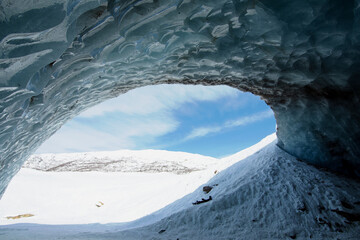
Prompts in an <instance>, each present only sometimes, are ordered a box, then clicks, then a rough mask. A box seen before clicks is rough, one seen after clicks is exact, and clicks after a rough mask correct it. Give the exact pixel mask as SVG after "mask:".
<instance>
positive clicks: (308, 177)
mask: <svg viewBox="0 0 360 240" xmlns="http://www.w3.org/2000/svg"><path fill="white" fill-rule="evenodd" d="M263 145H266V144H263ZM245 153H246V151H245V152H243V154H245ZM238 156H239V155H238ZM225 159H228V160H229V162H226V160H225ZM225 159H223V160H224V161H223V164H224V165H222V166H221V164H220V165H218V169H220V168H221V167H223V168H224V170H221V171H220V172H219V173H218V174H216V175H215V176H213V177H212V178H211V179H210V180H209V181H208V182H207V183H206V184H203V185H201V186H200V187H199V188H197V189H196V190H195V191H194V192H192V193H190V194H188V195H186V196H185V197H183V198H181V199H179V200H177V201H175V202H174V203H172V204H170V205H168V206H166V207H164V208H162V209H161V210H159V211H157V212H155V213H153V214H151V215H148V216H146V217H143V218H141V219H139V220H136V221H133V222H129V223H123V224H105V225H98V224H91V225H87V224H85V225H54V226H49V225H31V224H20V225H6V226H0V234H2V235H0V236H4V237H5V238H4V239H182V240H184V239H207V240H208V239H214V240H215V239H295V238H296V239H358V236H359V232H360V224H359V221H360V191H359V190H360V183H359V181H356V180H352V179H348V178H345V177H343V176H338V175H334V174H332V173H329V172H326V171H324V170H319V169H317V168H315V167H313V166H310V165H307V164H306V163H304V162H301V161H298V160H297V159H296V158H294V157H292V156H290V155H288V154H287V153H286V152H284V151H283V150H281V149H280V148H278V147H277V146H276V145H275V143H274V142H273V143H271V144H269V145H267V146H266V147H264V148H263V149H261V150H260V151H258V150H256V151H255V153H254V154H252V155H251V156H249V157H247V158H245V159H243V160H242V161H239V162H237V163H235V164H233V165H232V166H231V167H229V168H226V166H228V165H231V163H230V160H231V159H236V157H235V158H232V157H231V156H230V157H228V158H225ZM239 159H241V156H239ZM234 161H235V160H234ZM225 168H226V169H225ZM52 174H54V173H52ZM192 174H194V173H192ZM177 176H185V175H177ZM205 185H209V186H213V189H212V190H211V191H210V193H208V194H205V193H204V192H203V191H202V187H203V186H205ZM209 196H212V200H211V201H209V202H206V203H202V204H199V205H192V203H193V202H195V201H198V200H201V199H202V198H204V199H208V197H209ZM114 214H119V212H114Z"/></svg>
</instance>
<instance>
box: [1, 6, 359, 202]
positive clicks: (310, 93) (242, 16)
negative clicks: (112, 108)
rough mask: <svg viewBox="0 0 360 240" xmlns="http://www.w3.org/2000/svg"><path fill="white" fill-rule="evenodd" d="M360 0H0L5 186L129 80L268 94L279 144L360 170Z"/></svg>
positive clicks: (316, 160) (308, 157) (336, 166)
mask: <svg viewBox="0 0 360 240" xmlns="http://www.w3.org/2000/svg"><path fill="white" fill-rule="evenodd" d="M359 25H360V0H349V1H340V0H306V1H304V0H293V1H286V0H275V1H269V0H258V1H252V0H232V1H230V0H194V1H190V0H108V1H106V0H54V1H46V0H38V1H25V2H24V1H20V0H2V1H1V2H0V97H1V100H0V109H1V110H0V111H1V115H0V126H1V127H0V139H1V141H0V148H1V159H0V195H1V193H2V192H3V191H4V189H5V187H6V186H7V184H8V183H9V181H10V179H11V177H12V176H13V175H14V174H15V173H16V172H17V171H18V170H19V168H20V166H21V165H22V164H23V162H24V161H25V160H26V158H27V157H28V156H29V155H30V154H31V153H32V152H33V151H34V150H35V149H36V148H37V147H38V146H39V145H40V144H41V143H42V142H43V141H45V140H46V139H47V138H49V137H50V136H51V135H52V134H53V133H54V132H55V131H56V130H58V129H59V128H60V127H61V125H62V124H64V123H65V122H66V121H67V120H68V119H70V118H71V117H73V116H75V115H76V114H78V113H79V112H80V111H82V110H84V109H86V108H88V107H90V106H93V105H95V104H97V103H99V102H101V101H104V100H105V99H108V98H112V97H115V96H118V95H119V94H122V93H124V92H126V91H129V90H131V89H134V88H137V87H141V86H145V85H150V84H164V83H168V84H171V83H182V84H203V85H220V84H224V85H228V86H231V87H234V88H237V89H239V90H242V91H249V92H252V93H253V94H256V95H259V96H261V97H262V98H263V99H264V100H265V101H266V103H267V104H268V105H269V106H270V107H271V108H272V109H273V111H274V114H275V118H276V120H277V126H278V130H277V135H278V139H279V142H278V145H279V146H280V147H281V148H282V149H284V150H286V151H287V152H289V153H291V154H293V155H294V156H296V157H298V158H300V159H303V160H305V161H307V162H310V163H313V164H317V165H320V166H323V167H327V168H330V169H332V170H336V171H341V172H343V173H345V174H352V175H357V176H360V172H359V171H360V167H359V166H360V164H359V163H360V161H359V159H360V149H359V147H358V146H359V144H360V137H359V136H360V135H359V133H360V127H359V126H360V114H359V110H358V109H359V107H358V104H359V95H358V93H359V90H360V84H359V80H358V79H359V76H360V28H359Z"/></svg>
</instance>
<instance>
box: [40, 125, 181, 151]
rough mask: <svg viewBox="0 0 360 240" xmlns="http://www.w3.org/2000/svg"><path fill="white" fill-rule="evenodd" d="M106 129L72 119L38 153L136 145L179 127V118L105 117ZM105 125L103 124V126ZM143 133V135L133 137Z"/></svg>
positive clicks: (131, 147) (112, 148) (117, 148)
mask: <svg viewBox="0 0 360 240" xmlns="http://www.w3.org/2000/svg"><path fill="white" fill-rule="evenodd" d="M102 124H106V129H105V130H104V129H99V127H96V126H89V125H85V124H81V123H80V122H78V121H72V122H70V123H69V124H66V125H64V126H63V127H62V128H61V129H60V130H59V131H58V132H57V133H56V134H54V135H53V136H52V137H51V138H50V139H48V140H47V141H46V142H45V143H44V144H43V145H42V146H41V147H40V148H39V149H38V151H37V153H63V152H90V151H111V150H119V149H135V148H137V147H138V146H141V145H142V144H143V143H146V142H151V141H152V140H153V139H154V138H156V137H158V136H161V135H163V134H166V133H168V132H171V131H173V130H175V129H176V128H177V125H178V123H177V122H176V121H173V120H170V119H167V118H147V119H130V118H126V119H124V121H121V122H117V121H112V120H111V121H106V122H102ZM102 127H103V126H102ZM137 137H141V138H140V139H136V140H135V139H134V138H137Z"/></svg>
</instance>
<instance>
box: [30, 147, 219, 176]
mask: <svg viewBox="0 0 360 240" xmlns="http://www.w3.org/2000/svg"><path fill="white" fill-rule="evenodd" d="M218 162H219V160H218V159H216V158H212V157H206V156H202V155H199V154H191V153H185V152H171V151H165V150H141V151H140V150H139V151H132V150H120V151H104V152H85V153H64V154H38V155H32V156H31V157H30V158H29V159H28V160H27V161H26V162H25V164H24V166H23V167H24V168H31V169H36V170H41V171H47V172H89V171H100V172H148V173H154V172H172V173H176V174H185V173H190V172H194V171H201V170H205V169H208V168H209V167H210V166H213V165H216V164H218Z"/></svg>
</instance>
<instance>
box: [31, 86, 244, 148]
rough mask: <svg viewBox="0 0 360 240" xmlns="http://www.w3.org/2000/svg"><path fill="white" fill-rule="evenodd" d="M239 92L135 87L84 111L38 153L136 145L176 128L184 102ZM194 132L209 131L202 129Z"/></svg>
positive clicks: (144, 143)
mask: <svg viewBox="0 0 360 240" xmlns="http://www.w3.org/2000/svg"><path fill="white" fill-rule="evenodd" d="M237 94H239V91H238V90H236V89H233V88H229V87H226V86H217V87H204V86H184V85H160V86H150V87H144V88H139V89H135V90H133V91H130V92H128V93H126V94H124V95H121V96H119V97H118V98H115V99H111V100H108V101H106V102H104V103H101V104H99V105H97V106H95V107H93V108H91V109H89V110H87V111H85V112H83V113H82V114H80V115H79V117H80V118H75V119H74V120H72V121H70V122H69V123H67V124H66V125H64V126H63V127H62V128H61V129H60V130H59V131H58V132H57V133H56V134H55V135H53V136H52V137H51V138H50V139H49V140H48V141H46V142H45V143H44V144H43V145H42V146H41V147H40V148H39V149H38V151H37V153H48V152H54V153H55V152H57V153H59V152H80V151H100V150H102V151H106V150H117V149H125V148H126V149H136V148H139V147H142V146H143V145H146V144H147V143H151V142H153V141H154V139H155V138H156V137H159V136H162V135H165V134H167V133H170V132H172V131H175V130H176V129H177V127H178V126H179V123H178V122H177V120H176V119H175V118H174V117H173V110H175V109H177V108H178V107H180V106H181V104H184V103H189V102H196V101H216V100H218V99H220V98H222V97H225V96H237ZM107 114H111V115H107ZM203 131H204V130H203ZM194 134H198V135H199V136H200V135H201V134H205V135H206V133H205V132H203V133H201V131H200V130H199V131H198V132H197V133H194ZM194 137H196V136H194Z"/></svg>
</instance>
